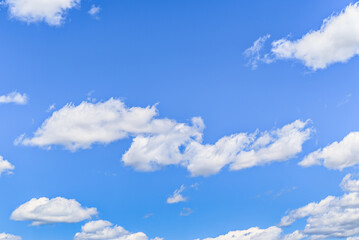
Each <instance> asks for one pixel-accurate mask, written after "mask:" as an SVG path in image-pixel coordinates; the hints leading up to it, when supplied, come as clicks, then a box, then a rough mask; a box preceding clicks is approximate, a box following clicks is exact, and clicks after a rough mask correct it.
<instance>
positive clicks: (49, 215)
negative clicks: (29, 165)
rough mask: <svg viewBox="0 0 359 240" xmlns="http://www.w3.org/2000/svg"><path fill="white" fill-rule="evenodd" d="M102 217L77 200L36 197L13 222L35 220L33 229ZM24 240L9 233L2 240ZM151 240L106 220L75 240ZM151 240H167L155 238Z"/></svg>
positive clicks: (14, 215)
mask: <svg viewBox="0 0 359 240" xmlns="http://www.w3.org/2000/svg"><path fill="white" fill-rule="evenodd" d="M97 214H98V212H97V209H96V208H86V207H83V206H81V204H80V203H79V202H77V201H76V200H74V199H66V198H62V197H57V198H53V199H48V198H45V197H43V198H39V199H36V198H33V199H31V200H30V201H28V202H26V203H24V204H22V205H21V206H19V207H18V208H17V209H15V210H14V211H13V213H12V214H11V217H10V218H11V219H12V220H15V221H31V222H32V224H31V225H33V226H37V225H43V224H54V223H78V222H82V221H84V220H89V219H91V218H92V217H94V216H96V215H97ZM3 239H4V240H5V239H8V240H19V239H20V240H21V238H20V237H16V236H13V235H9V234H0V240H3ZM91 239H101V240H148V239H149V238H148V237H147V236H146V234H144V233H142V232H138V233H131V232H129V231H126V230H125V229H124V228H123V227H121V226H117V225H113V224H112V223H110V222H108V221H104V220H97V221H90V222H88V223H86V224H85V225H84V226H82V229H81V232H79V233H76V235H75V236H74V240H91ZM151 240H163V239H162V238H158V237H157V238H154V239H151Z"/></svg>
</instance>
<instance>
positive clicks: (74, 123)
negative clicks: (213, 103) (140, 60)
mask: <svg viewBox="0 0 359 240" xmlns="http://www.w3.org/2000/svg"><path fill="white" fill-rule="evenodd" d="M157 115H158V111H157V109H156V106H152V107H145V108H141V107H131V108H128V107H126V106H125V104H124V103H123V102H122V101H121V100H118V99H113V98H111V99H109V100H108V101H106V102H99V103H91V102H82V103H81V104H79V105H78V106H75V105H73V104H67V105H66V106H64V107H63V108H61V109H60V110H58V111H55V112H54V113H53V114H52V116H51V117H49V118H48V119H46V120H45V122H44V123H43V124H42V126H41V127H40V128H38V129H37V130H36V132H35V134H34V136H33V137H32V138H26V137H25V138H23V137H20V139H17V140H16V141H15V142H16V143H21V144H23V145H25V146H39V147H51V146H52V145H62V146H64V147H65V148H67V149H69V150H71V151H76V150H78V149H86V148H89V147H91V146H92V145H93V144H95V143H101V144H108V143H111V142H114V141H117V140H120V139H123V138H127V137H133V142H132V144H131V146H130V148H129V150H128V151H127V152H126V153H125V154H124V155H123V157H122V161H123V162H124V164H125V165H126V166H132V167H133V168H135V169H136V170H139V171H154V170H157V169H159V168H161V167H162V166H167V165H181V166H184V167H186V168H187V169H188V171H189V172H190V173H191V174H192V175H193V176H201V175H202V176H208V175H211V174H215V173H217V172H219V171H220V170H221V169H222V168H223V167H224V166H226V165H228V164H230V169H231V170H240V169H244V168H250V167H254V166H258V165H264V164H268V163H271V162H279V161H286V160H288V159H290V158H292V157H295V156H296V154H298V153H300V152H301V151H302V145H303V143H304V142H305V141H306V140H308V139H309V138H310V134H311V131H312V129H311V128H310V127H308V124H309V121H301V120H296V121H294V122H293V123H291V124H288V125H285V126H284V127H282V128H280V129H276V130H272V131H265V132H262V133H259V132H258V131H257V132H255V133H252V134H248V133H238V134H233V135H230V136H226V137H223V138H221V139H219V140H218V141H217V142H216V143H215V144H213V145H211V144H203V143H202V135H203V129H204V124H203V120H202V119H201V118H199V117H196V118H193V119H192V123H191V124H186V123H178V122H177V121H175V120H170V119H166V118H162V119H161V118H157Z"/></svg>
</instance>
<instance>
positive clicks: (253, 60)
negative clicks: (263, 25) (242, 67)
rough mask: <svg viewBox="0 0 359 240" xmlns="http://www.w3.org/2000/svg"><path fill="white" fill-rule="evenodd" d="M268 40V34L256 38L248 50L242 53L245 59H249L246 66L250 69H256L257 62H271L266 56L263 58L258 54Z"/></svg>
mask: <svg viewBox="0 0 359 240" xmlns="http://www.w3.org/2000/svg"><path fill="white" fill-rule="evenodd" d="M269 38H270V35H269V34H267V35H265V36H263V37H260V38H258V39H257V40H256V41H255V42H254V43H253V45H252V46H251V47H250V48H248V49H246V50H245V51H244V55H245V56H246V57H247V58H249V62H248V65H250V66H251V67H252V69H256V68H257V67H258V63H259V62H265V63H270V62H272V60H271V58H270V57H269V55H268V54H266V55H264V56H261V54H260V52H261V50H262V48H263V47H264V44H265V43H266V41H267V40H268V39H269Z"/></svg>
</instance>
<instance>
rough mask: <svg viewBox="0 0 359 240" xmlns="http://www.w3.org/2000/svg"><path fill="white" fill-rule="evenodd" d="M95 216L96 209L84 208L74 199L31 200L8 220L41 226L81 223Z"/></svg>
mask: <svg viewBox="0 0 359 240" xmlns="http://www.w3.org/2000/svg"><path fill="white" fill-rule="evenodd" d="M96 214H97V209H96V208H84V207H82V206H81V204H80V203H78V202H77V201H76V200H74V199H70V200H68V199H65V198H61V197H58V198H53V199H51V200H50V199H48V198H39V199H36V198H33V199H31V200H30V201H28V202H26V203H24V204H22V205H21V206H20V207H18V208H17V209H16V210H15V211H14V212H13V213H12V214H11V217H10V218H11V219H12V220H15V221H31V222H32V225H42V224H50V223H76V222H81V221H83V220H86V219H90V218H91V217H92V216H93V215H96Z"/></svg>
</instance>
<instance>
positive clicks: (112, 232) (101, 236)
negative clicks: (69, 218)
mask: <svg viewBox="0 0 359 240" xmlns="http://www.w3.org/2000/svg"><path fill="white" fill-rule="evenodd" d="M92 239H93V240H95V239H96V240H148V237H147V236H146V234H144V233H142V232H138V233H130V232H129V231H127V230H125V229H124V228H123V227H120V226H117V225H113V224H112V223H110V222H108V221H104V220H98V221H92V222H89V223H86V224H85V225H84V226H82V229H81V232H79V233H76V235H75V237H74V240H92ZM153 240H163V239H161V238H158V237H157V238H155V239H153Z"/></svg>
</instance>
